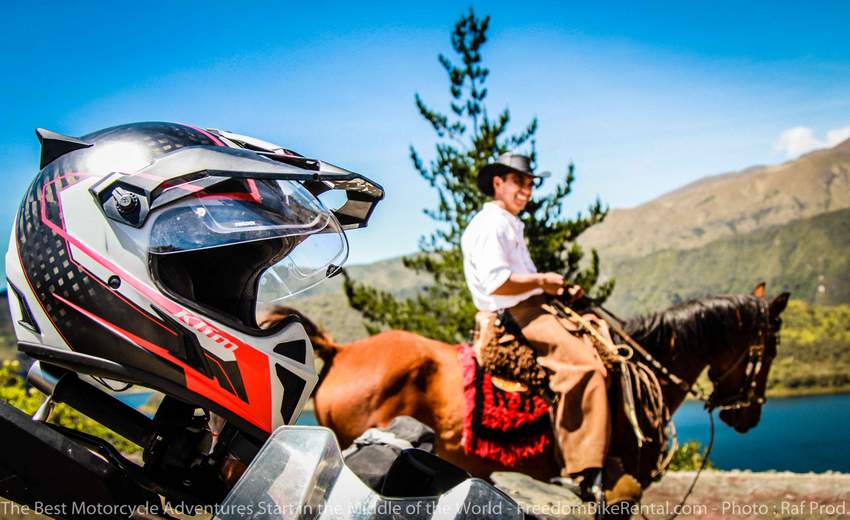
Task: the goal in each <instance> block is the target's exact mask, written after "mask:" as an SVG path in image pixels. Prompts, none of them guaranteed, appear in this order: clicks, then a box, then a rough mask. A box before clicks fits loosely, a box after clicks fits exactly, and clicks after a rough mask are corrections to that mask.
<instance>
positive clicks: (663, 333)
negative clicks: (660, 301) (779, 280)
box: [624, 295, 761, 359]
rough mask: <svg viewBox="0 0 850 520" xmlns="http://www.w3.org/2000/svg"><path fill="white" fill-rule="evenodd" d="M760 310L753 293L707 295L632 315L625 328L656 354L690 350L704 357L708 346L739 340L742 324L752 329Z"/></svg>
mask: <svg viewBox="0 0 850 520" xmlns="http://www.w3.org/2000/svg"><path fill="white" fill-rule="evenodd" d="M760 312H761V310H760V306H759V299H758V298H757V297H755V296H752V295H734V296H708V297H705V298H700V299H695V300H690V301H687V302H684V303H680V304H678V305H674V306H672V307H670V308H668V309H665V310H662V311H659V312H656V313H653V314H648V315H644V316H639V317H637V318H634V319H631V320H629V321H628V322H627V323H626V325H625V327H624V328H625V331H626V333H627V334H629V335H630V336H631V337H632V338H634V339H635V340H636V341H637V342H638V343H640V344H642V345H643V346H644V347H645V348H647V349H648V350H649V351H650V353H652V354H653V355H654V356H656V357H658V356H661V355H663V354H664V353H666V352H670V353H672V354H673V356H675V355H676V354H678V353H683V352H692V353H694V354H696V355H699V356H701V357H703V358H704V359H705V358H708V357H709V356H710V355H711V352H710V348H711V346H713V345H727V344H732V343H734V342H735V341H739V340H740V337H741V333H742V332H744V331H742V328H743V327H744V326H745V324H749V325H748V330H747V332H753V333H754V332H755V331H756V325H755V324H756V323H757V322H758V317H759V313H760Z"/></svg>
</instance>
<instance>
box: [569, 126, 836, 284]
mask: <svg viewBox="0 0 850 520" xmlns="http://www.w3.org/2000/svg"><path fill="white" fill-rule="evenodd" d="M845 208H850V139H848V140H847V141H844V142H842V143H840V144H838V145H837V146H835V147H833V148H829V149H825V150H818V151H815V152H812V153H809V154H806V155H804V156H802V157H800V158H799V159H796V160H793V161H788V162H786V163H783V164H780V165H777V166H759V167H754V168H748V169H746V170H742V171H739V172H731V173H725V174H721V175H716V176H711V177H705V178H702V179H700V180H697V181H696V182H693V183H691V184H688V185H686V186H683V187H681V188H679V189H677V190H674V191H672V192H669V193H667V194H665V195H662V196H660V197H658V198H656V199H653V200H651V201H649V202H647V203H645V204H641V205H640V206H637V207H634V208H627V209H614V210H612V211H611V212H610V214H609V215H608V218H606V219H605V221H604V222H603V223H601V224H598V225H596V226H593V227H592V228H590V229H589V230H587V231H586V232H585V233H584V234H583V235H582V236H581V238H580V239H579V242H580V243H581V245H582V246H584V247H592V248H596V249H597V250H598V251H599V253H600V256H601V258H602V259H603V262H605V261H614V260H621V259H624V258H638V257H644V256H646V255H649V254H652V253H655V252H657V251H663V250H669V249H691V248H697V247H701V246H705V245H707V244H708V243H710V242H712V241H714V240H717V239H719V238H724V237H732V236H738V235H745V234H747V233H751V232H754V231H759V230H763V229H766V228H768V227H771V226H776V225H780V224H785V223H788V222H791V221H794V220H798V219H803V218H808V217H813V216H815V215H819V214H821V213H826V212H830V211H835V210H840V209H845ZM612 274H616V273H612Z"/></svg>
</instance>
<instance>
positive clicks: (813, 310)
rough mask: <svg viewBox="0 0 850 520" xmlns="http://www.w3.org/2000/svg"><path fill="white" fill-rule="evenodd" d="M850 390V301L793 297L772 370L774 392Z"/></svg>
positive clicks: (787, 311)
mask: <svg viewBox="0 0 850 520" xmlns="http://www.w3.org/2000/svg"><path fill="white" fill-rule="evenodd" d="M838 390H841V391H847V390H850V305H837V306H833V307H827V306H816V305H810V304H808V303H806V302H803V301H799V300H792V301H791V302H790V303H789V304H788V308H787V309H786V311H785V313H784V314H783V325H782V333H781V344H780V346H779V351H778V355H777V358H776V360H775V361H774V363H773V367H772V368H771V371H770V379H769V381H768V391H769V392H770V393H773V394H777V393H779V394H788V393H814V392H824V391H838Z"/></svg>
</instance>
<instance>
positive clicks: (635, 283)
mask: <svg viewBox="0 0 850 520" xmlns="http://www.w3.org/2000/svg"><path fill="white" fill-rule="evenodd" d="M849 251H850V210H846V209H845V210H841V211H834V212H831V213H824V214H821V215H818V216H816V217H813V218H808V219H803V220H797V221H794V222H791V223H788V224H785V225H781V226H774V227H772V228H768V229H765V230H762V231H757V232H754V233H750V234H747V235H738V236H734V237H727V238H722V239H719V240H716V241H714V242H711V243H710V244H708V245H706V246H703V247H699V248H696V249H687V250H668V251H661V252H657V253H653V254H651V255H648V256H646V257H642V258H637V259H628V260H619V261H610V260H608V261H606V260H605V258H604V257H603V270H604V271H605V274H606V275H609V276H614V277H615V278H616V279H617V286H616V289H615V290H614V294H613V295H612V297H611V299H610V300H609V304H610V307H611V308H612V309H613V310H615V311H619V313H621V314H623V315H632V314H635V313H644V312H648V311H651V310H657V309H661V308H664V307H666V306H668V305H670V304H672V303H675V302H678V301H680V300H685V299H689V298H694V297H699V296H703V295H706V294H719V293H741V292H746V291H749V290H750V289H752V287H753V286H755V284H756V283H757V282H758V281H760V280H765V281H766V282H767V287H768V292H769V293H770V294H776V293H778V292H779V291H781V290H787V291H791V296H792V298H794V299H800V300H804V301H806V302H809V303H816V304H821V305H836V304H841V303H850V258H848V255H847V253H848V252H849Z"/></svg>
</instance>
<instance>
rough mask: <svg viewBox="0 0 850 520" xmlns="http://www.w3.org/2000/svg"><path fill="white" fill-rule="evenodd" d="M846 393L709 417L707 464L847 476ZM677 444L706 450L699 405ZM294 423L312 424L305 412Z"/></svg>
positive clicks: (682, 417) (691, 409)
mask: <svg viewBox="0 0 850 520" xmlns="http://www.w3.org/2000/svg"><path fill="white" fill-rule="evenodd" d="M849 412H850V394H845V395H825V396H816V397H797V398H787V399H770V400H768V402H767V403H766V404H765V406H764V407H763V408H762V416H761V422H760V423H759V425H758V426H756V427H755V428H754V429H752V430H750V431H749V432H747V433H746V434H739V433H737V432H736V431H735V430H733V429H732V428H730V427H728V426H726V425H725V424H723V423H722V421H720V419H719V418H718V417H717V414H716V413H715V416H714V419H715V421H714V422H715V439H714V449H713V450H712V453H711V457H710V458H711V460H712V462H714V464H715V466H717V467H718V468H720V469H751V470H754V471H764V470H785V471H795V472H807V471H815V472H823V471H827V470H834V471H842V472H846V473H850V413H849ZM673 419H674V421H675V422H676V428H677V430H678V432H679V442H680V443H684V442H686V441H689V440H696V441H699V442H700V443H701V444H702V445H703V448H705V446H707V445H708V438H709V427H708V416H707V414H706V413H705V412H704V411H703V409H702V405H701V403H697V402H687V403H685V404H684V405H683V406H682V407H681V408H680V409H679V410H678V411H677V412H676V415H675V416H674V418H673ZM298 424H306V425H315V424H316V416H315V415H313V412H308V411H305V412H304V413H302V414H301V417H300V418H299V419H298Z"/></svg>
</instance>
